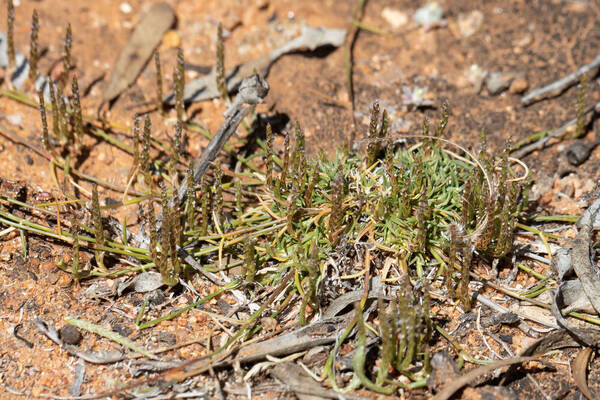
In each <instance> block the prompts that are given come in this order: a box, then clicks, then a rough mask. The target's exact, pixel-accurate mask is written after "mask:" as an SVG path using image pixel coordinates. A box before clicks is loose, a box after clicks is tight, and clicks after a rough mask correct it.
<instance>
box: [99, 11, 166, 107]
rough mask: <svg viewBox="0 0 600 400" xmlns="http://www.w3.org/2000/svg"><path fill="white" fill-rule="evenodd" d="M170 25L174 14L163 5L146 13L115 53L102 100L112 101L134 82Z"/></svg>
mask: <svg viewBox="0 0 600 400" xmlns="http://www.w3.org/2000/svg"><path fill="white" fill-rule="evenodd" d="M174 23H175V12H174V11H173V9H172V8H171V6H170V5H168V4H167V3H158V4H156V5H154V6H153V7H152V8H151V9H150V11H148V14H146V15H145V16H144V18H142V20H141V21H140V22H139V23H138V24H137V25H136V27H135V28H134V29H133V33H132V34H131V36H130V37H129V40H128V41H127V44H126V45H125V47H124V48H123V50H121V52H120V53H119V57H118V58H117V62H116V63H115V67H114V69H113V71H112V75H111V77H110V82H109V83H108V87H107V88H106V90H105V91H104V101H111V100H113V99H114V98H116V97H117V96H118V95H120V94H121V93H122V92H123V91H124V90H125V89H127V88H128V87H129V86H130V85H132V84H133V83H134V82H135V80H136V78H137V77H138V75H139V74H140V72H141V71H142V69H143V68H144V66H145V65H146V63H147V62H148V60H149V59H150V57H151V56H152V53H153V52H154V49H155V48H156V46H158V45H159V44H160V41H161V39H162V36H163V35H164V33H165V32H167V31H168V30H169V28H170V27H171V26H173V24H174Z"/></svg>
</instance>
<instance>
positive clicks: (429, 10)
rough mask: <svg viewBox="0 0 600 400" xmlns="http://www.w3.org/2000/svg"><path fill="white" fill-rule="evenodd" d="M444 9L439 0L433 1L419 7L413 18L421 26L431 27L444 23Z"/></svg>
mask: <svg viewBox="0 0 600 400" xmlns="http://www.w3.org/2000/svg"><path fill="white" fill-rule="evenodd" d="M443 16H444V10H443V9H442V6H440V4H439V3H438V2H437V1H431V2H429V3H427V4H425V5H424V6H423V7H421V8H419V9H418V10H417V11H416V12H415V13H414V15H413V20H414V21H415V23H416V24H417V25H419V26H422V27H424V28H425V29H429V28H431V27H433V26H439V25H441V24H442V17H443Z"/></svg>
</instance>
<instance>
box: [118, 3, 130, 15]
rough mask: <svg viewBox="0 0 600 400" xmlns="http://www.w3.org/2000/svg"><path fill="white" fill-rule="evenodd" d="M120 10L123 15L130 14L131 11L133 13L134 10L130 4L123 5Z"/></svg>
mask: <svg viewBox="0 0 600 400" xmlns="http://www.w3.org/2000/svg"><path fill="white" fill-rule="evenodd" d="M119 9H120V10H121V12H122V13H123V14H129V13H130V12H131V11H133V8H131V5H130V4H129V3H121V5H120V6H119Z"/></svg>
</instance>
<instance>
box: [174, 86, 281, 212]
mask: <svg viewBox="0 0 600 400" xmlns="http://www.w3.org/2000/svg"><path fill="white" fill-rule="evenodd" d="M267 93H269V85H268V84H267V82H266V81H265V80H264V79H263V78H261V77H260V76H259V75H252V76H250V77H248V78H245V79H244V80H243V81H242V83H241V85H240V90H239V93H238V95H237V97H236V98H235V101H234V102H233V103H232V104H231V106H230V107H229V109H228V110H227V117H226V118H225V121H224V122H223V125H221V127H220V128H219V130H218V131H217V133H216V134H215V136H214V137H213V138H212V140H211V141H210V143H209V144H208V147H207V148H206V150H204V152H203V153H202V155H200V156H199V157H197V158H196V159H195V160H194V163H193V174H192V175H193V177H194V184H195V185H197V184H198V183H199V182H200V178H202V175H204V173H205V172H206V170H207V169H208V166H209V165H210V163H211V162H213V161H214V159H215V158H217V155H218V154H219V152H220V151H221V149H222V148H223V146H224V145H225V143H226V142H227V140H229V138H230V137H231V136H232V135H233V134H234V132H235V131H236V129H237V127H238V125H239V124H240V123H241V122H242V120H243V119H244V117H246V115H248V113H249V112H250V109H251V108H252V106H254V105H256V104H259V103H262V102H263V98H264V97H265V96H266V95H267ZM246 104H248V105H249V106H248V107H247V106H246ZM187 191H188V183H187V177H186V178H185V179H184V180H183V182H181V185H179V189H178V190H177V199H176V201H177V202H178V203H179V204H181V203H182V202H183V201H185V199H186V198H187V194H188V193H187Z"/></svg>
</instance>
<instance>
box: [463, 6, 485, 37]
mask: <svg viewBox="0 0 600 400" xmlns="http://www.w3.org/2000/svg"><path fill="white" fill-rule="evenodd" d="M482 23H483V13H482V12H481V11H479V10H473V11H471V12H470V13H468V14H462V13H461V14H459V15H458V20H457V24H458V30H459V31H460V34H461V35H462V36H463V37H469V36H472V35H473V34H474V33H475V32H477V31H478V30H479V28H480V27H481V24H482Z"/></svg>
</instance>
